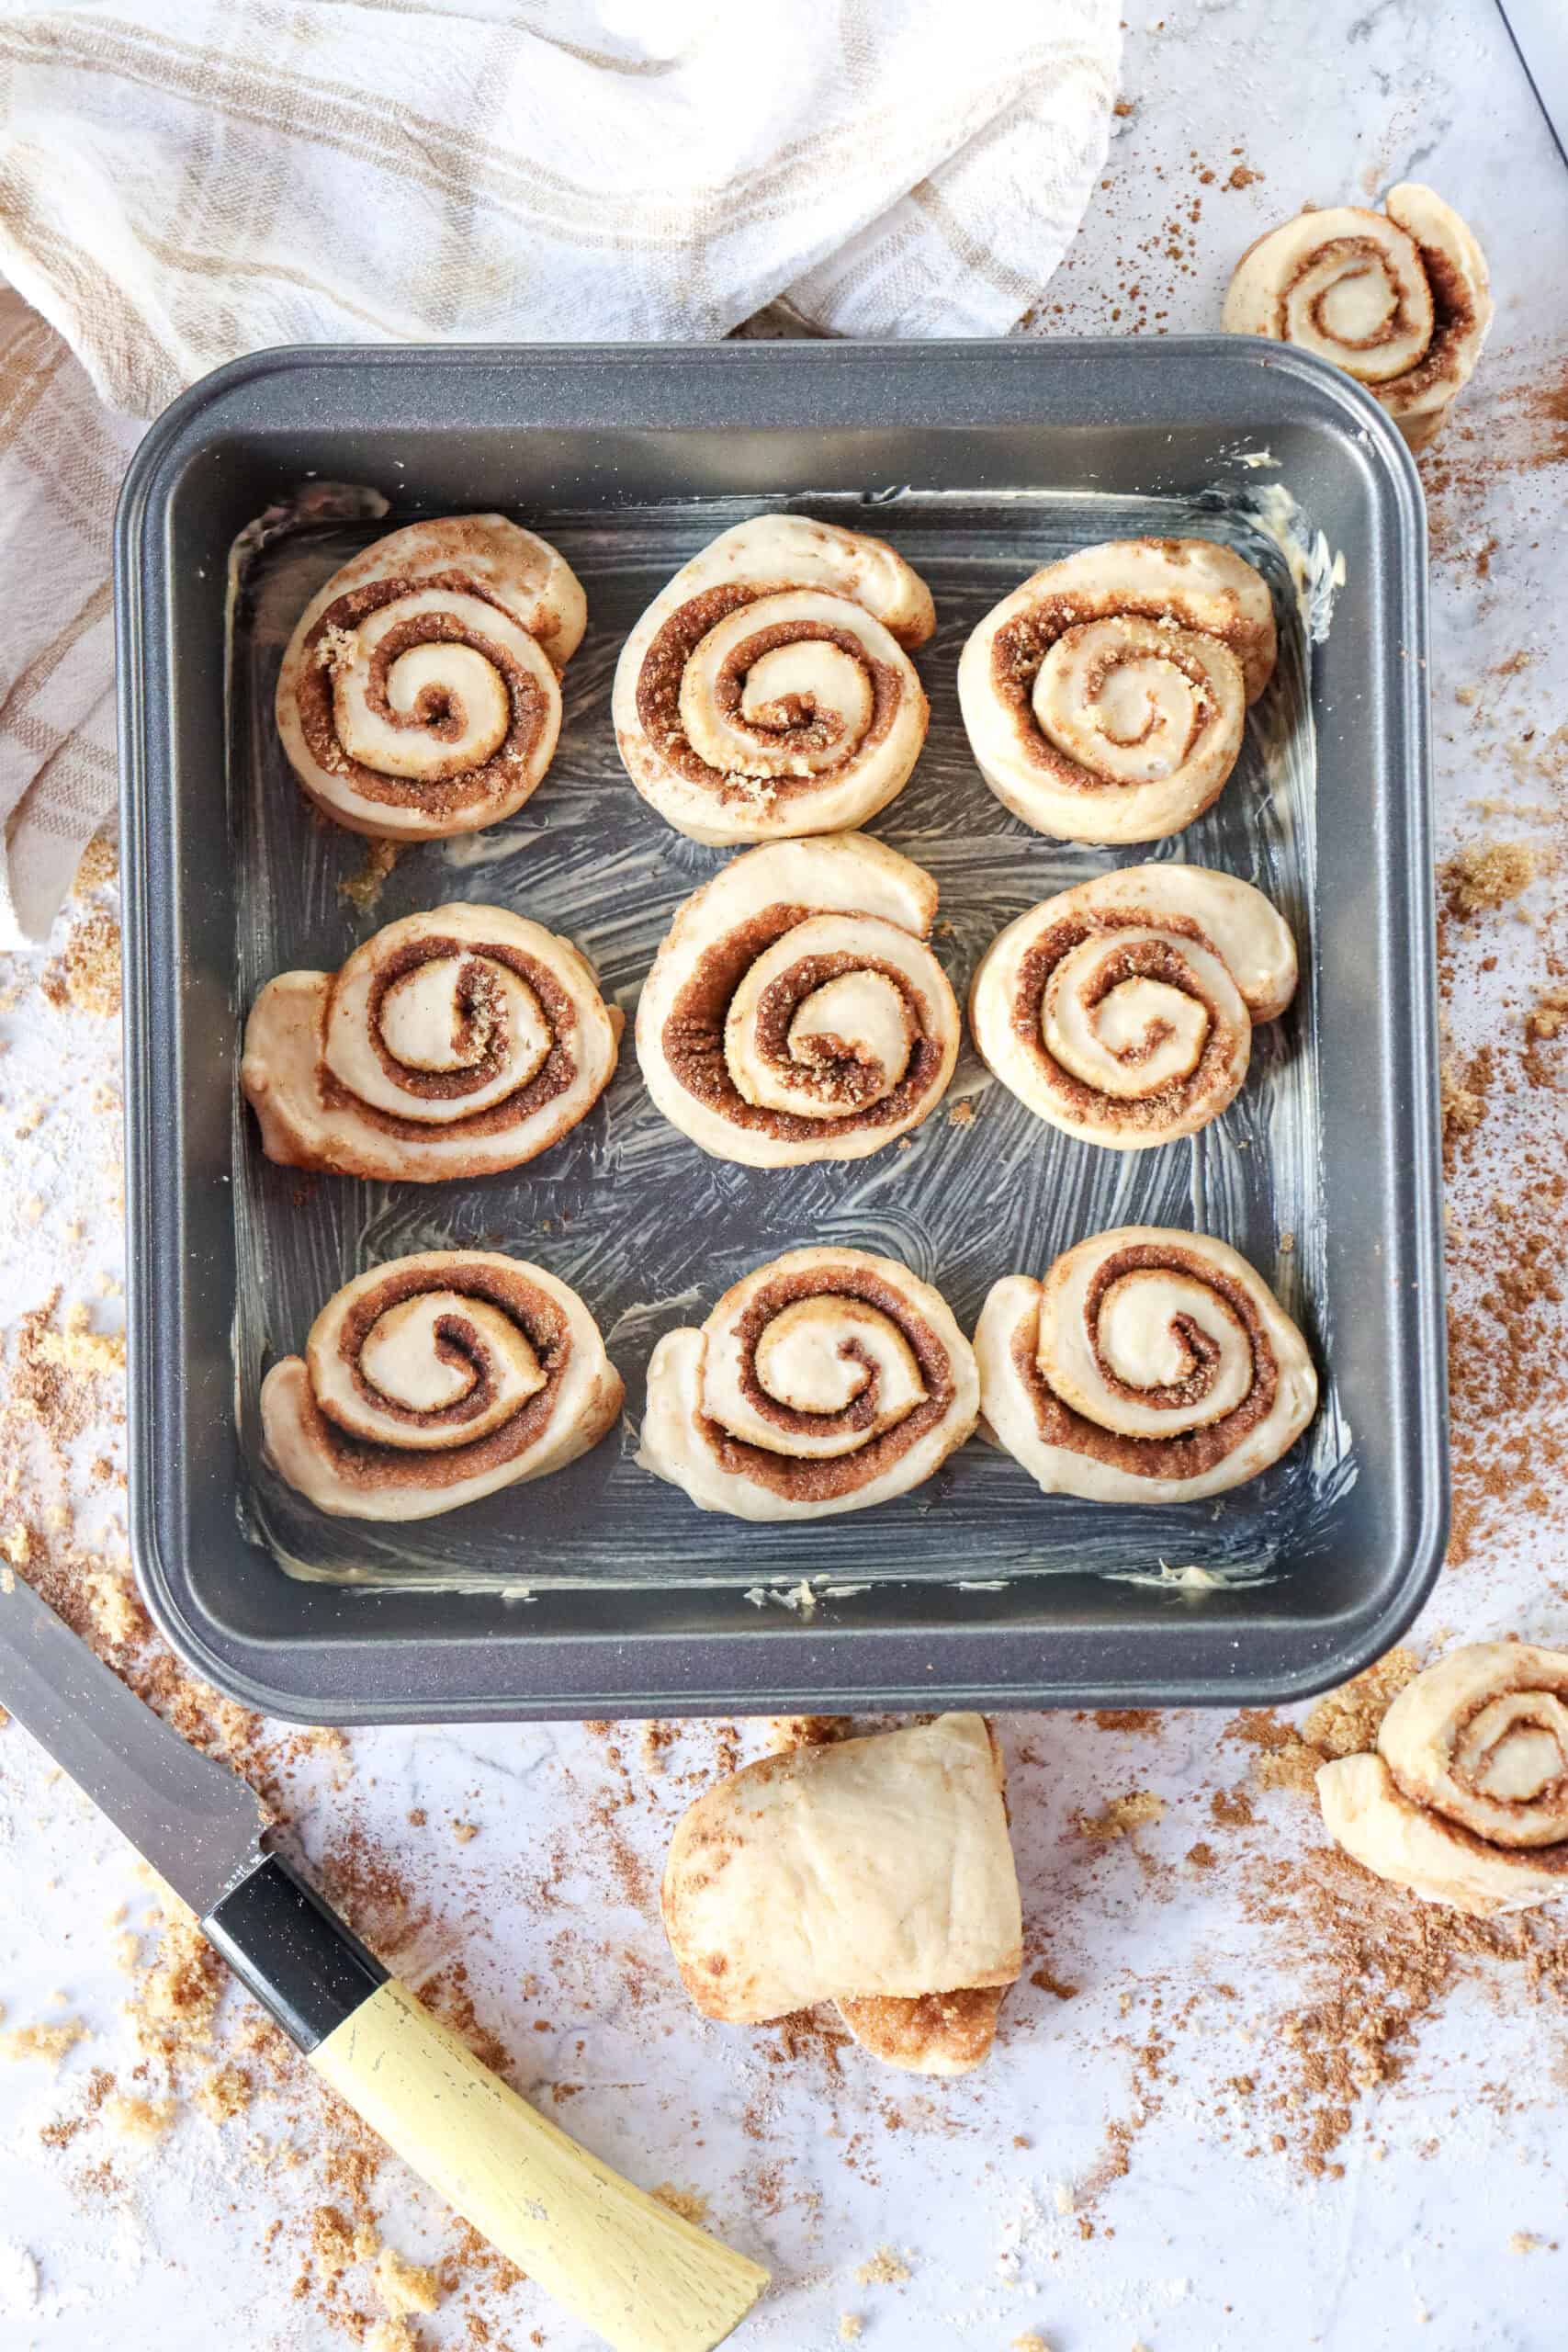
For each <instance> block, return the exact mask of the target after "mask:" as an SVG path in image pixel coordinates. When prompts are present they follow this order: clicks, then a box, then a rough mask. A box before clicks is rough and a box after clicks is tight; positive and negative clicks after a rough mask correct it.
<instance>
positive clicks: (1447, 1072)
mask: <svg viewBox="0 0 1568 2352" xmlns="http://www.w3.org/2000/svg"><path fill="white" fill-rule="evenodd" d="M1490 1070H1491V1056H1490V1054H1489V1053H1488V1052H1487V1051H1486V1049H1485V1047H1484V1046H1483V1048H1482V1050H1481V1052H1480V1053H1479V1054H1477V1055H1476V1056H1474V1057H1473V1058H1472V1062H1471V1065H1470V1067H1469V1069H1466V1070H1465V1071H1464V1072H1463V1073H1462V1074H1461V1070H1460V1067H1459V1064H1458V1062H1457V1061H1456V1060H1455V1059H1454V1057H1453V1056H1452V1055H1451V1054H1445V1055H1444V1056H1443V1058H1442V1063H1441V1066H1440V1069H1439V1072H1438V1084H1439V1086H1440V1089H1441V1096H1442V1116H1443V1143H1444V1147H1445V1148H1450V1147H1451V1146H1452V1145H1453V1144H1454V1143H1455V1142H1457V1140H1458V1139H1459V1137H1460V1136H1468V1135H1473V1134H1474V1132H1475V1130H1476V1128H1477V1127H1478V1126H1479V1125H1481V1122H1482V1120H1483V1118H1484V1117H1485V1116H1486V1093H1485V1081H1486V1079H1487V1077H1488V1076H1489V1075H1490ZM1477 1079H1480V1080H1481V1081H1482V1083H1481V1084H1480V1085H1479V1086H1478V1085H1476V1084H1475V1083H1474V1081H1475V1080H1477Z"/></svg>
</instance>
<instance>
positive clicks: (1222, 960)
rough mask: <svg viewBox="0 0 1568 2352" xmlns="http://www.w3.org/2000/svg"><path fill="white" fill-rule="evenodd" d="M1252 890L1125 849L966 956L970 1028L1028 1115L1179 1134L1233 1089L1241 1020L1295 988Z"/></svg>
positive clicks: (1140, 1140) (1293, 973) (1124, 1139)
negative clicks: (970, 971)
mask: <svg viewBox="0 0 1568 2352" xmlns="http://www.w3.org/2000/svg"><path fill="white" fill-rule="evenodd" d="M1296 978H1297V964H1296V950H1295V943H1294V941H1293V940H1292V936H1291V933H1290V929H1289V926H1288V925H1287V924H1286V923H1285V922H1284V920H1283V918H1282V917H1281V916H1280V914H1279V913H1278V912H1277V911H1276V910H1275V909H1274V908H1273V907H1272V906H1271V905H1270V904H1269V900H1268V899H1266V898H1265V897H1264V896H1263V893H1262V892H1261V891H1260V890H1255V889H1254V888H1253V887H1252V885H1251V884H1250V883H1248V882H1242V881H1238V880H1237V879H1236V877H1235V876H1234V875H1229V874H1220V873H1216V872H1214V871H1213V869H1212V868H1210V867H1207V866H1201V865H1175V864H1163V863H1162V864H1159V865H1127V866H1122V867H1121V868H1120V869H1119V870H1118V871H1116V872H1114V873H1111V874H1101V875H1097V876H1095V877H1094V878H1093V879H1092V880H1091V881H1089V882H1080V883H1078V884H1077V886H1076V887H1075V888H1072V889H1070V890H1063V891H1060V892H1058V894H1057V895H1056V897H1055V898H1054V899H1045V900H1044V901H1043V903H1042V904H1041V905H1040V906H1038V907H1032V908H1031V909H1030V910H1028V912H1027V913H1025V914H1021V915H1020V916H1019V917H1018V918H1017V920H1016V921H1015V922H1010V924H1009V925H1008V926H1007V928H1006V930H1005V931H1002V932H1000V933H998V936H997V937H996V938H995V939H994V940H993V941H992V943H991V944H990V946H989V947H988V948H987V951H986V953H985V955H984V956H983V957H982V958H981V960H980V963H979V966H978V967H977V968H976V974H975V978H974V981H973V984H972V986H971V989H970V995H969V1021H970V1026H971V1029H972V1031H973V1033H974V1037H975V1043H976V1046H977V1047H978V1049H979V1052H980V1054H981V1057H982V1058H983V1059H984V1060H985V1062H986V1064H987V1068H988V1069H990V1070H991V1071H992V1072H993V1073H994V1075H995V1076H996V1077H998V1078H999V1079H1000V1080H1001V1081H1002V1084H1003V1085H1004V1086H1006V1087H1007V1088H1008V1089H1009V1090H1010V1092H1012V1093H1014V1094H1016V1095H1017V1096H1018V1098H1019V1100H1020V1101H1021V1103H1024V1104H1025V1105H1026V1106H1027V1107H1028V1108H1029V1109H1030V1110H1031V1111H1032V1112H1033V1113H1034V1114H1035V1116H1036V1117H1037V1118H1041V1119H1044V1120H1046V1121H1047V1122H1048V1123H1049V1124H1050V1125H1052V1126H1055V1127H1060V1128H1061V1129H1062V1130H1063V1132H1064V1133H1065V1134H1067V1135H1070V1136H1077V1137H1078V1138H1079V1139H1080V1140H1081V1141H1083V1142H1086V1143H1095V1144H1100V1145H1103V1146H1104V1147H1105V1148H1108V1149H1110V1150H1112V1151H1146V1150H1150V1149H1152V1148H1154V1147H1155V1146H1156V1145H1157V1144H1162V1143H1169V1142H1171V1141H1174V1140H1175V1139H1177V1138H1178V1137H1179V1136H1189V1135H1193V1134H1195V1133H1196V1132H1197V1131H1198V1129H1199V1128H1200V1127H1202V1126H1206V1125H1207V1124H1208V1123H1209V1121H1210V1120H1211V1119H1213V1118H1216V1117H1218V1115H1219V1114H1220V1113H1221V1112H1222V1111H1224V1109H1225V1107H1226V1105H1227V1104H1228V1103H1231V1102H1233V1101H1234V1100H1235V1096H1236V1094H1237V1093H1238V1092H1239V1091H1240V1089H1241V1086H1242V1083H1243V1081H1244V1080H1245V1079H1246V1077H1247V1069H1248V1066H1249V1063H1250V1061H1251V1057H1252V1031H1253V1027H1254V1025H1255V1023H1258V1022H1260V1021H1273V1020H1277V1019H1278V1017H1279V1016H1280V1013H1281V1012H1284V1010H1285V1008H1286V1007H1287V1005H1288V1004H1289V1003H1290V1001H1291V999H1292V997H1293V995H1294V994H1295V989H1296Z"/></svg>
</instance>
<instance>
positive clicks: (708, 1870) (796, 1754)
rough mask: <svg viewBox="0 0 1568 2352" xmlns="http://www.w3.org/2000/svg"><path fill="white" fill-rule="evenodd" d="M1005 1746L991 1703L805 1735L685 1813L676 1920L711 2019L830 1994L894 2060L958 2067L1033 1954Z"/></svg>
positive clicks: (687, 1978) (684, 1961)
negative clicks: (835, 1736)
mask: <svg viewBox="0 0 1568 2352" xmlns="http://www.w3.org/2000/svg"><path fill="white" fill-rule="evenodd" d="M1004 1789H1005V1775H1004V1770H1003V1766H1002V1758H1001V1752H1000V1749H999V1748H998V1746H997V1742H996V1738H995V1736H994V1735H993V1733H992V1731H991V1728H990V1726H989V1724H987V1721H986V1719H985V1717H984V1716H983V1715H975V1714H953V1715H940V1716H938V1718H937V1720H936V1721H935V1722H934V1723H930V1724H905V1725H904V1726H903V1727H902V1728H901V1729H899V1730H897V1731H891V1732H883V1733H879V1734H877V1735H875V1736H873V1737H870V1738H861V1739H844V1740H838V1741H835V1742H833V1743H831V1744H830V1745H828V1746H821V1747H798V1748H795V1750H794V1751H793V1752H792V1753H790V1754H787V1755H783V1756H769V1757H765V1758H763V1759H762V1760H761V1762H760V1763H757V1764H748V1765H747V1766H746V1767H745V1768H744V1769H743V1770H741V1771H739V1772H736V1773H734V1774H732V1775H731V1776H730V1777H729V1778H728V1779H727V1780H723V1781H718V1782H716V1785H715V1786H714V1787H713V1788H711V1789H708V1790H706V1791H705V1792H704V1794H703V1795H702V1796H700V1797H698V1798H697V1800H696V1802H695V1803H694V1804H692V1805H689V1806H688V1807H687V1809H686V1811H685V1813H684V1814H683V1815H682V1817H681V1819H680V1821H679V1822H678V1823H677V1825H676V1829H675V1835H674V1838H672V1840H671V1847H670V1856H669V1860H668V1861H667V1862H666V1864H665V1868H664V1882H663V1887H662V1890H661V1900H662V1908H663V1913H664V1926H665V1932H666V1933H667V1934H668V1936H669V1938H670V1945H671V1951H672V1952H673V1953H674V1956H675V1960H676V1963H677V1965H678V1966H679V1968H680V1971H681V1974H682V1979H683V1980H684V1982H685V1985H686V1989H687V1991H688V1992H689V1993H690V1995H691V1996H692V1999H693V2001H694V2004H695V2006H696V2007H697V2008H698V2009H699V2010H700V2011H701V2012H702V2014H703V2016H704V2017H708V2018H723V2019H725V2020H727V2021H729V2022H733V2023H737V2024H754V2023H759V2022H763V2021H766V2020H767V2019H769V2018H781V2017H787V2016H789V2015H790V2014H792V2013H793V2012H795V2011H798V2010H801V2009H805V2008H810V2007H816V2006H817V2005H818V2004H819V2003H824V2002H829V2001H830V2002H832V2003H833V2004H834V2005H835V2006H836V2007H837V2008H838V2010H839V2012H840V2015H841V2016H842V2018H843V2019H844V2022H845V2024H846V2025H847V2026H848V2027H849V2029H850V2030H851V2032H852V2034H853V2036H854V2038H855V2040H856V2041H859V2042H861V2043H863V2045H864V2047H865V2048H866V2049H867V2050H868V2051H869V2052H871V2054H872V2055H873V2056H874V2057H876V2058H880V2059H882V2060H884V2061H885V2062H886V2064H889V2065H894V2066H900V2067H903V2068H905V2069H907V2070H908V2071H910V2072H912V2073H917V2074H926V2075H959V2074H964V2073H967V2072H968V2070H969V2069H970V2068H971V2067H973V2066H976V2065H977V2064H979V2062H980V2061H981V2059H982V2058H984V2057H985V2055H986V2053H987V2051H988V2050H989V2049H990V2046H991V2042H992V2040H993V2038H994V2036H995V2032H996V2021H997V2012H998V2009H999V2007H1000V2006H1001V2002H1002V1998H1003V1996H1004V1995H1005V1993H1006V1991H1007V1988H1008V1986H1009V1985H1010V1984H1011V1983H1012V1982H1013V1980H1014V1979H1015V1978H1016V1977H1017V1975H1018V1974H1019V1973H1020V1970H1021V1967H1022V1964H1023V1943H1022V1920H1021V1912H1020V1906H1019V1893H1018V1873H1017V1871H1016V1868H1015V1866H1014V1863H1013V1856H1012V1846H1011V1842H1010V1838H1009V1835H1008V1819H1007V1806H1006V1802H1005V1796H1004Z"/></svg>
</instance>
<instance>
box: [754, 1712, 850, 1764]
mask: <svg viewBox="0 0 1568 2352" xmlns="http://www.w3.org/2000/svg"><path fill="white" fill-rule="evenodd" d="M851 1724H852V1718H851V1717H850V1716H848V1715H770V1716H769V1718H768V1746H769V1747H770V1748H771V1749H772V1751H773V1754H774V1755H775V1756H779V1755H784V1754H785V1753H787V1751H788V1750H789V1749H790V1748H792V1747H830V1746H831V1745H832V1743H833V1742H834V1740H836V1739H846V1738H848V1736H849V1734H850V1730H851Z"/></svg>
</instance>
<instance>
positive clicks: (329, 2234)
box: [310, 2205, 357, 2278]
mask: <svg viewBox="0 0 1568 2352" xmlns="http://www.w3.org/2000/svg"><path fill="white" fill-rule="evenodd" d="M310 2245H311V2247H312V2249H313V2251H314V2253H315V2256H316V2262H317V2265H318V2267H320V2269H321V2272H322V2274H323V2275H324V2276H325V2277H326V2278H342V2276H343V2274H344V2271H345V2270H346V2269H347V2268H348V2267H349V2265H350V2263H352V2262H354V2261H355V2260H356V2259H357V2256H355V2248H354V2227H353V2224H352V2222H348V2221H346V2220H345V2219H344V2215H343V2214H342V2213H341V2212H340V2211H339V2210H338V2208H337V2207H336V2206H335V2205H318V2206H317V2208H316V2210H315V2211H314V2212H313V2213H312V2214H311V2216H310Z"/></svg>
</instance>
